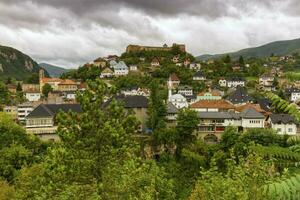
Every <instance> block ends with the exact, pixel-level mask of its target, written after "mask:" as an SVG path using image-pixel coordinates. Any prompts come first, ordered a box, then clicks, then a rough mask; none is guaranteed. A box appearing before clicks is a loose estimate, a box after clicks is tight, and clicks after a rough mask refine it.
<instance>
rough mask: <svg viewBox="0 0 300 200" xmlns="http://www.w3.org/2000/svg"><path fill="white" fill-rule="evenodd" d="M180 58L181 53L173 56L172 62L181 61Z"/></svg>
mask: <svg viewBox="0 0 300 200" xmlns="http://www.w3.org/2000/svg"><path fill="white" fill-rule="evenodd" d="M179 58H180V55H176V56H173V58H172V62H173V63H178V62H179Z"/></svg>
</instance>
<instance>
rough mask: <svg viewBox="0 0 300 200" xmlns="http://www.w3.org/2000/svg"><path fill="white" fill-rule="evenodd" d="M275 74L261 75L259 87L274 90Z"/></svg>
mask: <svg viewBox="0 0 300 200" xmlns="http://www.w3.org/2000/svg"><path fill="white" fill-rule="evenodd" d="M273 83H274V76H270V75H266V74H265V75H262V76H260V77H259V87H260V89H262V90H264V91H274V90H275V89H276V88H275V87H274V84H273Z"/></svg>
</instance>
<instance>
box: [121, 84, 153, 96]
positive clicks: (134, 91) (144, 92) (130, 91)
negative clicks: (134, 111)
mask: <svg viewBox="0 0 300 200" xmlns="http://www.w3.org/2000/svg"><path fill="white" fill-rule="evenodd" d="M121 94H123V95H125V96H136V95H139V96H145V97H148V96H150V91H149V90H148V89H144V88H140V87H138V86H134V87H130V88H126V89H123V90H121Z"/></svg>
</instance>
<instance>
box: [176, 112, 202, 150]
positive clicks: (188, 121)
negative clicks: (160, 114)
mask: <svg viewBox="0 0 300 200" xmlns="http://www.w3.org/2000/svg"><path fill="white" fill-rule="evenodd" d="M198 123H199V119H198V113H197V112H196V111H193V110H190V109H184V110H181V111H180V112H179V114H178V118H177V126H176V130H177V137H176V145H177V149H178V151H179V152H180V151H181V149H182V148H183V147H185V146H187V145H189V144H191V143H192V142H193V141H194V140H195V139H196V135H195V133H194V131H195V130H197V128H198Z"/></svg>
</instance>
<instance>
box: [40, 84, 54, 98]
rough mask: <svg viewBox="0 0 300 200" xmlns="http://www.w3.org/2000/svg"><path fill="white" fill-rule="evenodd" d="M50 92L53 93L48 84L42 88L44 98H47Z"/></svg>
mask: <svg viewBox="0 0 300 200" xmlns="http://www.w3.org/2000/svg"><path fill="white" fill-rule="evenodd" d="M52 91H53V88H52V87H51V85H49V84H48V83H46V84H45V85H44V86H43V88H42V93H43V95H44V96H45V97H48V94H49V92H52Z"/></svg>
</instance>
